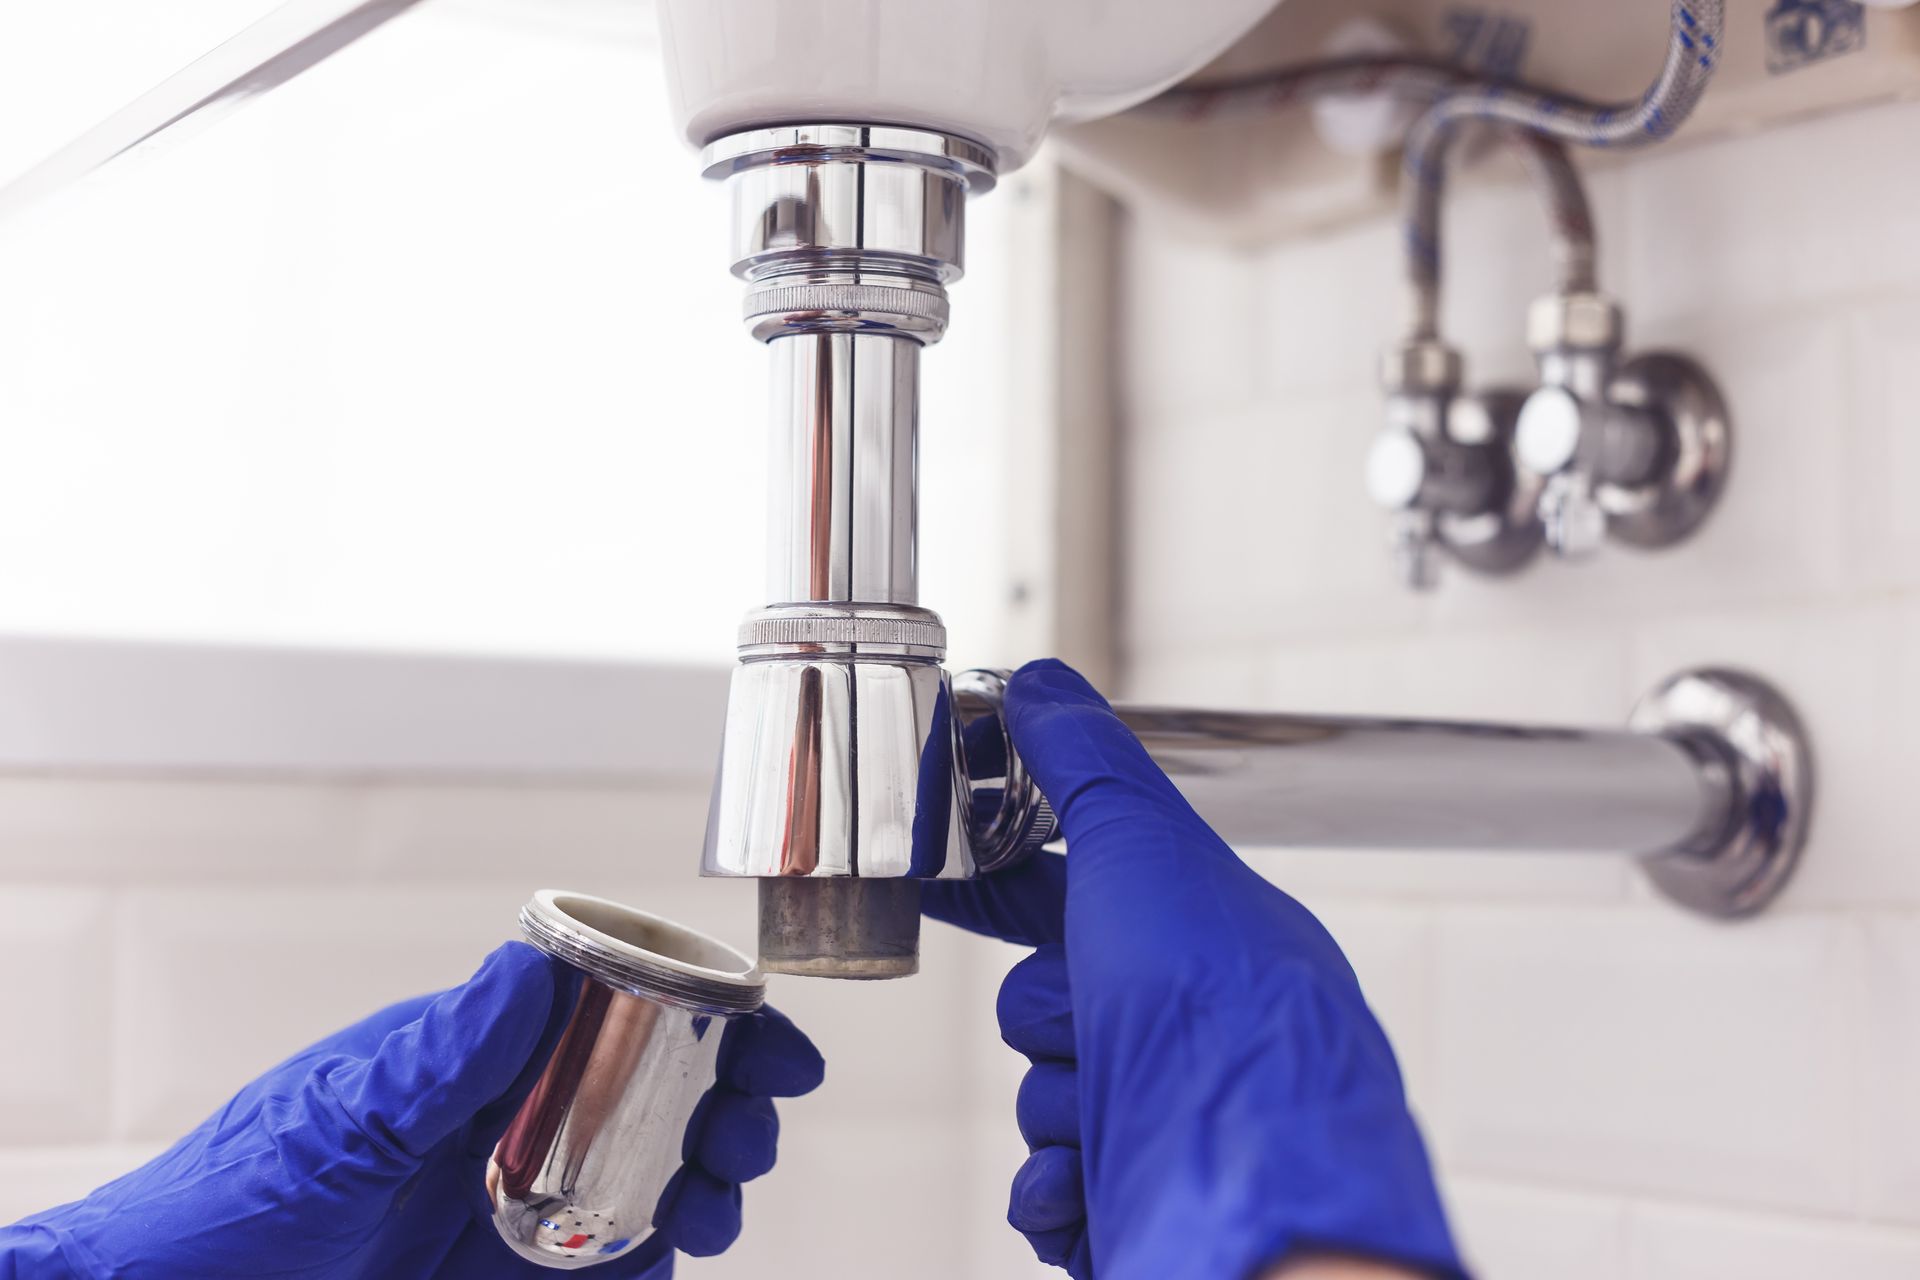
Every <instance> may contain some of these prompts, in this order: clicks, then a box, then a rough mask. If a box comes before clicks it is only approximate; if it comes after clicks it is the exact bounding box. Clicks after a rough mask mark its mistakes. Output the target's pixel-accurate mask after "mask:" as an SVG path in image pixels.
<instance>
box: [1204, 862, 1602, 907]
mask: <svg viewBox="0 0 1920 1280" xmlns="http://www.w3.org/2000/svg"><path fill="white" fill-rule="evenodd" d="M1240 855H1241V856H1242V857H1243V858H1245V859H1246V860H1247V861H1248V862H1250V863H1251V864H1253V866H1254V867H1256V868H1258V870H1259V871H1260V874H1262V875H1264V876H1265V877H1267V879H1269V880H1271V881H1273V882H1274V883H1275V884H1277V885H1279V886H1280V887H1281V888H1283V889H1286V890H1287V891H1288V892H1289V893H1292V894H1295V895H1296V896H1300V897H1304V898H1308V899H1312V900H1317V899H1318V898H1319V897H1320V896H1322V895H1333V896H1336V897H1345V898H1365V899H1371V900H1374V901H1390V902H1454V903H1469V902H1496V903H1497V902H1537V903H1543V904H1547V903H1555V902H1571V903H1603V902H1617V901H1619V900H1621V899H1622V898H1624V897H1625V896H1626V893H1627V886H1628V883H1629V876H1630V875H1631V871H1630V868H1629V864H1628V863H1627V861H1626V860H1625V859H1622V858H1618V857H1611V856H1608V855H1604V854H1603V855H1598V856H1588V855H1585V854H1566V853H1549V852H1541V853H1456V852H1451V851H1435V850H1424V851H1420V852H1410V851H1407V850H1404V849H1255V848H1243V849H1241V850H1240Z"/></svg>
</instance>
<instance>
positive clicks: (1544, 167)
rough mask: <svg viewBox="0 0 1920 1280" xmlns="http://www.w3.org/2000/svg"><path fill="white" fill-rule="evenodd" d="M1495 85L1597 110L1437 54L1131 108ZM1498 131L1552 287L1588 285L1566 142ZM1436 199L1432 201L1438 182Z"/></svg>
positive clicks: (1346, 61) (1247, 106)
mask: <svg viewBox="0 0 1920 1280" xmlns="http://www.w3.org/2000/svg"><path fill="white" fill-rule="evenodd" d="M1496 89H1498V90H1501V91H1504V92H1510V93H1525V94H1528V95H1531V96H1532V97H1534V98H1536V99H1539V100H1542V101H1553V102H1557V103H1561V104H1566V108H1573V109H1584V110H1593V111H1598V110H1601V109H1602V108H1599V107H1597V106H1594V107H1588V106H1585V105H1584V104H1575V103H1574V101H1573V100H1572V99H1569V98H1566V97H1564V96H1562V95H1556V94H1554V93H1552V92H1551V91H1549V90H1546V89H1537V88H1531V87H1528V86H1524V85H1519V84H1515V83H1512V82H1507V81H1492V80H1489V79H1487V78H1486V77H1485V76H1482V75H1479V74H1476V73H1475V72H1472V71H1468V70H1465V69H1463V68H1462V67H1460V66H1459V65H1458V64H1456V63H1452V62H1447V61H1443V60H1441V59H1438V58H1423V57H1414V56H1407V55H1397V54H1396V55H1386V56H1381V55H1369V56H1363V57H1351V58H1332V59H1328V60H1327V61H1324V62H1311V63H1303V64H1301V65H1298V66H1292V67H1281V68H1278V69H1276V70H1272V71H1263V72H1257V73H1255V74H1253V75H1248V76H1243V77H1239V78H1236V79H1231V80H1212V81H1207V82H1205V83H1201V84H1193V85H1184V86H1181V87H1179V88H1175V89H1170V90H1168V91H1167V92H1166V93H1163V94H1161V95H1160V96H1159V97H1157V98H1154V99H1152V100H1150V101H1148V102H1145V103H1142V104H1141V105H1140V106H1139V107H1137V108H1135V110H1136V111H1138V112H1140V113H1142V114H1146V115H1153V116H1159V117H1163V118H1166V119H1178V120H1202V119H1208V118H1211V117H1213V116H1216V115H1220V114H1225V113H1228V112H1266V111H1276V110H1280V109H1282V108H1285V107H1290V106H1294V105H1297V104H1299V103H1302V102H1307V101H1311V100H1312V99H1315V98H1320V97H1326V96H1331V95H1335V94H1364V93H1390V94H1393V95H1395V96H1396V97H1403V98H1409V99H1414V100H1418V101H1423V102H1428V103H1434V102H1438V101H1440V100H1442V99H1445V98H1448V97H1449V96H1450V95H1454V94H1472V93H1476V92H1478V93H1486V92H1489V91H1492V90H1496ZM1563 109H1565V108H1563ZM1502 133H1503V134H1504V137H1503V141H1505V142H1506V143H1507V144H1508V145H1509V146H1511V147H1513V148H1514V150H1515V151H1516V153H1517V154H1518V155H1519V156H1520V159H1521V161H1522V163H1523V164H1524V165H1525V166H1526V168H1527V172H1528V175H1529V176H1530V177H1531V178H1532V179H1533V183H1534V187H1535V189H1536V190H1537V191H1538V193H1539V195H1540V198H1541V202H1542V203H1543V204H1544V205H1545V206H1546V210H1547V222H1548V227H1549V230H1550V232H1551V235H1552V242H1553V243H1552V253H1553V260H1554V269H1555V270H1554V280H1555V286H1556V287H1557V288H1558V289H1559V290H1561V291H1562V292H1566V293H1578V292H1585V291H1588V290H1591V289H1592V288H1594V258H1595V246H1594V232H1593V217H1592V213H1591V211H1590V209H1589V207H1588V204H1587V193H1586V189H1585V188H1584V187H1583V186H1582V184H1581V181H1580V173H1579V171H1578V170H1577V169H1575V168H1574V166H1573V161H1572V160H1571V158H1569V156H1568V155H1567V151H1566V148H1565V147H1563V146H1561V145H1560V144H1559V143H1558V142H1555V141H1553V140H1552V139H1550V138H1546V137H1543V136H1541V135H1540V134H1539V133H1537V132H1534V131H1532V130H1530V129H1519V128H1515V129H1507V130H1503V131H1502ZM1435 198H1436V199H1438V189H1437V187H1436V190H1435ZM1438 273H1439V263H1438V261H1437V260H1435V261H1434V262H1433V263H1432V267H1431V274H1430V277H1429V280H1430V282H1429V283H1428V284H1427V285H1425V286H1423V287H1424V288H1425V289H1427V290H1429V291H1437V289H1438V284H1439V275H1438ZM1414 305H1415V308H1416V310H1429V311H1430V310H1432V309H1434V308H1436V307H1437V305H1438V304H1437V301H1430V300H1423V299H1422V297H1420V296H1418V295H1417V296H1416V299H1415V304H1414Z"/></svg>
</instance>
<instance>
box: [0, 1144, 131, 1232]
mask: <svg viewBox="0 0 1920 1280" xmlns="http://www.w3.org/2000/svg"><path fill="white" fill-rule="evenodd" d="M163 1150H165V1147H163V1146H162V1145H161V1144H159V1143H154V1142H144V1143H104V1142H103V1143H94V1144H89V1145H86V1146H73V1147H20V1146H12V1145H8V1146H3V1147H0V1224H4V1223H9V1222H17V1221H19V1220H20V1219H21V1218H24V1217H26V1216H27V1215H28V1214H30V1213H38V1212H40V1211H41V1210H42V1209H51V1208H53V1207H54V1206H55V1205H61V1204H67V1203H69V1202H71V1201H74V1200H80V1199H84V1198H85V1197H86V1195H87V1193H88V1192H90V1191H92V1190H93V1189H94V1188H95V1187H98V1186H101V1185H102V1184H104V1183H108V1182H111V1181H113V1180H114V1179H115V1178H117V1177H119V1176H120V1175H121V1174H123V1173H127V1172H129V1171H130V1170H133V1169H137V1168H138V1167H140V1166H141V1165H143V1164H145V1163H146V1162H147V1161H149V1160H151V1159H153V1158H154V1157H155V1156H157V1155H159V1154H160V1153H161V1152H162V1151H163Z"/></svg>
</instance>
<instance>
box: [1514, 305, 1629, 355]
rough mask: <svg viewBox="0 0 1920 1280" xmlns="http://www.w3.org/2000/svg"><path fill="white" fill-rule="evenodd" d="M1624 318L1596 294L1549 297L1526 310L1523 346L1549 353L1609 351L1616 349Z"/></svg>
mask: <svg viewBox="0 0 1920 1280" xmlns="http://www.w3.org/2000/svg"><path fill="white" fill-rule="evenodd" d="M1625 330H1626V321H1625V318H1624V317H1623V316H1622V315H1621V312H1620V307H1619V305H1618V304H1617V303H1615V302H1614V301H1613V299H1611V298H1609V297H1606V296H1605V295H1604V294H1598V293H1550V294H1548V295H1547V296H1546V297H1544V298H1540V299H1538V300H1537V301H1535V302H1534V304H1533V306H1532V307H1530V308H1529V309H1528V310H1527V345H1528V346H1529V347H1531V348H1532V349H1533V350H1534V351H1535V352H1536V353H1544V352H1549V351H1611V350H1614V349H1617V348H1618V347H1619V346H1620V340H1621V337H1622V335H1623V334H1624V332H1625Z"/></svg>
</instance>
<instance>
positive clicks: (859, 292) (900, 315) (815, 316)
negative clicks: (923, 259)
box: [741, 276, 949, 343]
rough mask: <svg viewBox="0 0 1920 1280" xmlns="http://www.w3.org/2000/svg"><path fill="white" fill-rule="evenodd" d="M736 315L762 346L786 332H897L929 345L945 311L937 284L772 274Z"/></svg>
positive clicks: (943, 322)
mask: <svg viewBox="0 0 1920 1280" xmlns="http://www.w3.org/2000/svg"><path fill="white" fill-rule="evenodd" d="M741 314H742V315H743V317H744V318H745V319H746V322H747V324H748V326H749V327H750V328H751V329H752V330H753V336H754V337H756V338H758V339H759V340H760V341H762V342H766V341H769V340H771V339H773V338H778V337H781V336H782V335H784V334H789V333H897V334H900V335H903V336H905V337H911V338H916V339H918V340H919V341H921V342H923V343H934V342H938V341H939V340H940V337H941V335H943V334H944V333H946V331H947V317H948V314H949V307H948V305H947V295H946V291H945V290H944V289H942V288H941V287H940V286H939V285H937V284H931V283H928V282H926V281H923V280H913V279H910V278H908V277H904V276H903V277H900V279H899V280H898V282H897V283H894V282H890V283H887V284H873V283H863V282H858V281H851V282H835V281H806V280H802V281H800V282H798V283H796V282H794V281H792V280H789V279H787V278H784V277H781V276H774V277H772V278H771V279H769V280H767V281H766V282H765V283H764V284H761V285H759V286H757V287H756V288H755V289H754V290H753V291H752V292H750V293H749V294H747V296H746V300H745V302H744V304H743V305H742V307H741Z"/></svg>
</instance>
